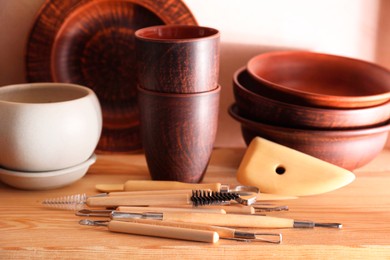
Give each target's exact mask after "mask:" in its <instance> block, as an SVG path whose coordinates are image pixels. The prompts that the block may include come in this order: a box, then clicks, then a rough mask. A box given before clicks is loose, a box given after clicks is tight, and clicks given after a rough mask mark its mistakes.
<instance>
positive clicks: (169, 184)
mask: <svg viewBox="0 0 390 260" xmlns="http://www.w3.org/2000/svg"><path fill="white" fill-rule="evenodd" d="M138 184H139V185H140V186H139V187H138V186H137V185H138ZM111 185H114V186H118V187H121V189H122V188H123V187H124V188H123V189H122V190H120V191H114V190H115V189H111V188H110V186H111ZM96 188H97V189H98V190H99V191H104V192H109V191H110V192H109V194H110V196H116V195H120V196H123V195H126V194H151V193H153V194H164V193H168V194H172V193H180V192H184V193H185V192H188V191H190V192H191V191H192V190H189V188H199V189H202V190H210V191H219V192H236V193H238V194H240V196H241V198H244V199H245V198H246V199H247V200H249V201H248V202H246V204H248V205H251V204H252V203H253V201H254V200H256V201H271V200H291V199H297V198H298V197H296V196H283V195H276V194H266V193H260V191H259V189H258V188H257V187H254V186H242V185H240V186H237V187H235V188H233V189H230V188H229V185H223V184H220V183H201V184H198V183H196V184H194V183H183V182H176V181H150V180H134V181H127V182H126V183H125V184H124V185H123V184H98V185H96ZM148 189H150V190H148ZM117 190H118V189H117ZM254 194H257V197H256V199H254V198H253V196H254ZM243 202H244V203H241V204H245V201H243Z"/></svg>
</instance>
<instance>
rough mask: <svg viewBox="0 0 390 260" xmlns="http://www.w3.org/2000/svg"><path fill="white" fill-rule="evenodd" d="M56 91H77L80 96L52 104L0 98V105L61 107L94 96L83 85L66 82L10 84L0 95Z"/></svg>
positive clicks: (4, 87)
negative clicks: (40, 90)
mask: <svg viewBox="0 0 390 260" xmlns="http://www.w3.org/2000/svg"><path fill="white" fill-rule="evenodd" d="M56 88H57V89H67V90H69V91H70V90H71V89H72V90H74V91H79V92H80V96H78V97H74V98H70V99H62V100H57V101H52V102H18V101H10V100H5V99H1V98H0V103H3V104H8V105H17V106H54V105H61V104H69V103H77V102H80V101H81V102H82V100H85V99H88V98H91V97H93V96H96V94H95V92H94V91H93V90H92V89H90V88H88V87H86V86H83V85H80V84H74V83H66V82H33V83H20V84H10V85H5V86H2V87H1V88H0V95H1V92H3V91H5V92H7V91H10V92H21V91H24V90H26V91H29V90H32V91H34V90H39V89H49V90H56Z"/></svg>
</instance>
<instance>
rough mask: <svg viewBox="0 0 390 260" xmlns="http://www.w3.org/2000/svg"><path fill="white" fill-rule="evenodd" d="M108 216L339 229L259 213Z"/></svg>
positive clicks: (230, 225)
mask: <svg viewBox="0 0 390 260" xmlns="http://www.w3.org/2000/svg"><path fill="white" fill-rule="evenodd" d="M110 217H111V218H112V219H115V220H122V221H124V220H126V219H134V218H135V219H155V220H162V221H173V222H186V223H198V224H206V225H215V226H224V227H250V228H314V227H328V228H338V229H340V228H341V227H342V225H341V224H340V223H315V222H313V221H297V220H294V219H289V218H278V217H270V216H259V215H240V214H215V213H193V212H164V213H161V212H144V213H139V212H134V213H133V212H120V211H112V212H111V214H110Z"/></svg>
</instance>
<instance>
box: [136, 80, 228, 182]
mask: <svg viewBox="0 0 390 260" xmlns="http://www.w3.org/2000/svg"><path fill="white" fill-rule="evenodd" d="M220 91H221V87H220V86H218V87H217V88H216V89H214V90H212V91H209V92H203V93H197V94H171V93H161V92H155V91H149V90H145V89H143V88H141V87H138V102H139V108H140V120H141V130H142V131H141V133H142V141H143V147H144V150H145V156H146V161H147V165H148V168H149V171H150V175H151V177H152V179H153V180H173V181H181V182H191V183H197V182H200V181H201V180H202V178H203V176H204V173H205V171H206V169H207V166H208V163H209V160H210V156H211V152H212V149H213V146H214V141H215V136H216V132H217V124H218V107H219V96H220Z"/></svg>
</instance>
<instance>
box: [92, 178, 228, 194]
mask: <svg viewBox="0 0 390 260" xmlns="http://www.w3.org/2000/svg"><path fill="white" fill-rule="evenodd" d="M221 186H222V184H221V183H184V182H177V181H151V180H129V181H126V182H125V183H124V184H97V185H96V186H95V187H96V189H97V190H98V191H100V192H113V191H151V190H212V191H221Z"/></svg>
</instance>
